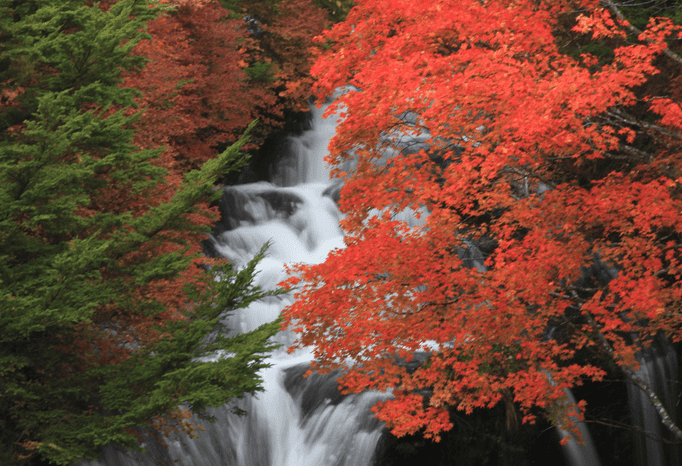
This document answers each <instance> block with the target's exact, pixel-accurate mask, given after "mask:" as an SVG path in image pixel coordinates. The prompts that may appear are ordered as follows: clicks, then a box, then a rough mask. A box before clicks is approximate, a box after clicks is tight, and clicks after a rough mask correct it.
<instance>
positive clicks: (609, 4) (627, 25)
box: [601, 0, 682, 65]
mask: <svg viewBox="0 0 682 466" xmlns="http://www.w3.org/2000/svg"><path fill="white" fill-rule="evenodd" d="M601 3H602V5H604V6H605V7H606V8H608V9H609V10H611V12H612V13H613V14H614V15H616V17H617V18H618V19H619V20H621V22H622V24H623V25H624V26H625V28H626V29H628V30H629V31H630V32H631V33H633V34H636V35H637V36H641V35H642V34H644V33H643V32H642V31H640V30H639V29H637V28H636V27H634V26H633V25H632V24H630V22H629V21H628V20H627V19H626V18H625V15H623V13H622V12H621V11H620V10H619V9H618V6H617V5H616V4H615V3H613V1H612V0H601ZM644 41H645V42H648V43H649V44H652V43H653V41H652V40H651V39H648V38H645V39H644ZM662 53H663V55H665V56H666V57H668V58H670V59H671V60H673V61H675V62H677V64H679V65H682V57H680V56H679V55H677V54H676V53H674V52H672V51H670V49H669V48H667V47H666V48H665V49H663V50H662Z"/></svg>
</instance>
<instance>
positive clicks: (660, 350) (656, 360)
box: [628, 336, 682, 466]
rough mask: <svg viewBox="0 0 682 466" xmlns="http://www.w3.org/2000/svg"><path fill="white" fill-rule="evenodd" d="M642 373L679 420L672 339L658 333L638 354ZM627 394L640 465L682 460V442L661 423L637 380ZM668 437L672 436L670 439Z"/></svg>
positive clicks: (659, 465)
mask: <svg viewBox="0 0 682 466" xmlns="http://www.w3.org/2000/svg"><path fill="white" fill-rule="evenodd" d="M637 360H638V361H639V363H640V368H639V370H638V371H637V375H638V376H639V377H641V378H642V379H643V380H644V381H645V382H646V383H647V384H648V385H649V386H650V387H651V388H652V389H653V390H654V392H655V393H656V394H657V395H658V397H659V398H660V400H661V402H662V403H663V405H664V406H665V408H666V410H667V411H668V412H669V413H670V415H671V416H672V418H673V421H675V422H676V423H677V422H678V421H679V417H678V416H677V412H678V411H679V400H678V396H679V393H680V386H679V381H678V360H677V353H676V351H675V349H674V347H673V346H672V345H671V344H670V342H669V341H668V340H667V339H666V338H664V337H662V336H659V337H657V338H656V339H655V341H654V344H653V345H652V346H650V347H648V348H644V349H642V350H641V351H640V353H639V354H638V355H637ZM628 398H629V400H630V411H631V413H632V424H633V427H635V428H636V429H638V430H639V432H640V433H638V434H635V458H634V460H635V461H634V464H635V465H637V466H675V465H679V464H680V461H682V446H680V445H679V443H677V444H676V442H674V439H672V438H671V436H670V434H669V432H668V431H667V429H666V428H665V427H664V426H663V425H662V423H661V421H660V418H659V416H658V414H657V413H656V410H655V408H654V407H653V406H652V404H651V401H650V400H649V397H648V396H647V395H646V394H645V393H644V392H643V391H642V390H641V389H640V388H639V387H637V386H636V385H635V384H634V383H632V382H628ZM666 440H668V441H670V440H673V443H672V444H671V443H667V442H666Z"/></svg>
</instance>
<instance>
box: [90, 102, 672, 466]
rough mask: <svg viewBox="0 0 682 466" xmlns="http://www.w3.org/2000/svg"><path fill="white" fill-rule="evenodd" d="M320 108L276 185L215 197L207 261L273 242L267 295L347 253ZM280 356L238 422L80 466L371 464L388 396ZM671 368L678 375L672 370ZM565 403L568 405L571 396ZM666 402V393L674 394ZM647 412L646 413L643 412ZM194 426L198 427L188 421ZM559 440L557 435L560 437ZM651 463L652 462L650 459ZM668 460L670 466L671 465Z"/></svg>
mask: <svg viewBox="0 0 682 466" xmlns="http://www.w3.org/2000/svg"><path fill="white" fill-rule="evenodd" d="M322 112H323V109H316V108H313V109H312V123H311V124H312V127H311V129H310V130H309V131H306V132H304V133H303V134H302V135H300V136H298V137H296V138H292V139H291V140H290V145H291V147H290V152H291V154H292V156H291V157H290V158H289V159H288V160H287V161H286V163H282V164H281V165H280V166H279V167H277V169H276V170H275V173H273V175H272V183H267V182H260V183H254V184H247V185H239V186H232V187H226V188H224V189H223V195H222V199H221V213H222V217H223V218H222V219H221V221H220V224H219V225H218V226H217V231H218V232H219V233H216V235H215V236H212V237H211V238H210V240H209V244H208V247H209V249H210V250H211V252H212V253H213V254H216V255H220V256H223V257H226V258H227V259H229V260H230V261H232V262H234V263H235V264H236V265H237V266H241V265H244V264H245V263H246V262H247V261H249V260H250V259H251V258H253V256H254V255H255V254H256V253H257V252H258V251H259V250H260V248H261V247H262V246H263V244H264V243H265V242H267V241H269V242H270V247H269V249H268V252H267V257H266V258H265V259H264V260H262V261H261V262H260V264H259V266H258V270H259V273H258V275H257V279H256V281H257V284H258V285H260V286H261V287H263V288H265V289H271V288H273V287H274V286H275V285H276V284H277V283H278V282H280V281H281V280H283V279H284V278H285V273H284V270H283V265H284V264H285V263H296V262H305V263H320V262H322V261H324V260H325V257H326V256H327V254H328V253H329V251H331V250H332V249H334V248H337V247H339V248H341V247H343V234H342V231H341V229H340V228H339V225H338V224H339V220H340V219H341V214H340V213H339V211H338V209H337V207H336V205H335V203H334V200H333V199H332V197H333V196H334V193H338V183H335V182H334V181H330V179H329V170H328V168H327V167H326V166H325V163H324V160H323V157H324V155H325V154H326V153H327V145H328V143H329V140H330V138H331V137H332V136H333V134H334V131H335V123H336V122H335V121H334V119H333V118H330V119H322V118H321V114H322ZM291 299H292V298H291V297H290V296H284V297H277V298H268V300H266V301H263V302H259V303H255V304H253V305H251V306H250V307H249V308H248V309H245V310H241V311H239V312H237V313H235V314H232V315H230V316H228V317H227V318H226V321H225V324H226V327H227V328H230V329H233V331H248V330H251V329H254V328H256V327H258V326H259V325H261V324H263V323H265V322H269V321H272V320H274V319H275V318H276V317H277V316H278V315H279V313H280V311H281V309H282V308H283V307H285V306H286V305H288V304H290V303H291ZM276 338H277V340H278V342H279V343H281V344H282V349H281V350H278V352H275V353H274V354H272V355H270V357H269V362H270V364H271V367H270V368H268V369H266V370H264V371H262V373H261V375H262V378H263V388H264V391H263V392H260V393H259V394H257V395H256V396H253V397H248V398H246V399H244V400H240V401H239V402H238V403H239V407H240V408H242V409H244V410H246V411H247V413H248V414H247V415H246V416H244V417H238V416H236V415H234V414H232V408H233V407H234V406H233V405H231V404H227V405H224V406H222V407H219V408H214V409H210V410H209V414H210V415H211V416H213V417H214V418H215V419H216V422H214V423H208V422H198V423H199V424H202V425H203V426H204V427H205V429H206V430H205V431H204V432H200V438H198V439H189V438H187V437H186V436H184V435H182V434H181V435H179V437H178V438H172V439H169V440H167V445H165V446H163V445H159V444H157V443H156V442H155V441H153V440H150V441H149V442H146V444H145V445H143V446H144V447H145V448H146V450H147V451H146V453H145V454H138V453H131V452H123V451H120V450H119V449H117V448H115V447H114V446H110V447H107V448H106V449H105V451H104V454H103V455H102V457H101V458H100V460H99V461H98V462H84V463H83V466H100V465H102V466H103V465H106V466H152V465H159V464H164V463H165V464H168V465H171V464H178V465H180V466H228V465H229V466H369V465H371V464H372V463H373V458H374V455H375V451H376V449H377V444H378V442H379V439H380V437H381V435H382V433H383V432H384V429H383V425H382V424H381V423H380V422H378V421H377V420H376V419H375V418H373V417H372V415H371V413H370V407H371V406H372V405H373V404H375V403H376V402H377V401H378V400H379V399H381V398H384V397H386V396H387V395H386V394H380V393H364V394H361V395H352V396H342V395H340V394H339V392H338V391H337V383H336V378H337V375H338V374H336V375H334V374H331V375H326V376H321V375H313V376H311V377H309V378H303V373H304V372H305V371H306V370H307V368H308V365H309V363H310V360H311V355H310V354H309V353H306V352H299V353H296V354H293V355H289V354H287V353H286V351H285V350H286V347H287V346H289V345H290V344H291V343H292V338H293V337H292V336H291V335H290V334H288V333H287V332H280V334H278V335H277V337H276ZM673 358H675V355H674V352H673V353H672V354H671V353H670V351H668V352H665V354H664V355H663V356H651V355H649V357H648V358H647V361H648V362H647V364H645V369H643V371H648V372H649V373H650V374H648V373H647V374H644V375H647V376H650V377H652V378H654V377H657V376H656V375H655V374H654V369H655V368H656V367H658V366H660V365H663V366H665V367H666V368H667V369H668V372H666V373H665V375H662V376H658V377H664V378H666V379H668V380H670V378H671V377H672V378H675V379H676V378H677V373H676V371H675V374H674V375H673V374H672V373H671V371H672V370H673V369H672V366H676V365H677V361H676V360H675V361H673ZM675 369H676V367H675ZM630 392H631V393H630V397H631V406H632V409H633V410H634V411H633V417H634V418H635V423H636V424H637V425H638V426H639V427H640V428H647V429H648V428H649V427H651V426H650V425H649V424H647V423H654V424H656V423H658V424H660V422H659V421H658V419H656V414H655V412H653V410H652V409H649V408H647V406H648V403H646V402H645V400H643V399H642V397H641V395H640V394H638V393H637V391H636V389H635V388H634V387H631V389H630ZM568 396H569V398H570V397H572V394H571V393H568ZM671 396H672V395H671ZM647 409H648V410H647ZM194 421H195V422H197V420H196V419H194ZM557 437H558V436H557ZM586 440H587V441H588V444H587V445H585V446H579V445H577V444H575V443H572V444H571V443H569V445H568V446H567V447H566V449H565V450H564V453H565V456H566V461H567V464H569V465H570V466H593V465H598V464H599V459H598V457H597V455H596V451H595V448H594V446H593V445H592V444H591V442H590V441H589V434H587V435H586ZM636 451H637V452H638V453H637V455H636V456H638V458H637V460H638V461H636V463H638V464H640V465H645V464H647V463H649V460H650V459H651V460H653V461H652V462H651V463H650V464H652V465H655V466H664V465H666V464H669V465H672V464H675V463H674V461H677V460H679V457H675V458H674V459H673V458H669V459H668V461H665V459H663V456H665V455H664V454H663V453H662V452H661V451H660V447H658V446H657V444H656V443H652V442H651V441H650V440H649V441H642V442H639V446H638V447H637V448H636ZM652 457H653V458H652ZM670 460H672V461H673V462H670Z"/></svg>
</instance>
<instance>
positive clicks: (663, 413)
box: [571, 290, 682, 440]
mask: <svg viewBox="0 0 682 466" xmlns="http://www.w3.org/2000/svg"><path fill="white" fill-rule="evenodd" d="M571 295H572V296H573V298H574V299H576V300H578V301H581V299H580V297H579V296H578V294H577V293H576V292H575V290H571ZM581 308H582V306H581ZM583 315H584V316H585V318H586V319H587V322H588V323H589V324H590V327H592V329H593V330H594V332H595V333H596V334H597V338H598V340H599V343H601V346H602V348H604V350H605V351H606V352H607V353H608V354H609V356H611V357H612V358H613V360H614V361H619V360H622V358H621V357H620V356H619V355H618V354H616V352H615V351H614V349H613V348H612V347H611V344H610V343H609V341H608V340H607V339H606V337H605V336H604V334H603V333H602V332H601V329H600V328H599V325H598V324H597V322H596V321H595V320H594V317H592V314H590V313H589V312H587V311H585V310H583ZM619 366H620V368H621V370H622V371H623V373H624V374H625V376H626V377H627V378H628V379H630V381H631V382H632V383H634V384H635V385H637V386H638V387H639V388H640V389H641V390H642V391H643V392H644V393H645V394H646V395H647V396H648V397H649V401H650V402H651V405H652V406H653V407H654V409H655V410H656V412H657V413H658V415H659V416H660V417H661V422H662V423H663V425H665V426H666V427H667V428H668V430H669V431H670V432H672V433H673V434H674V435H675V437H677V438H678V439H680V440H682V430H680V428H679V427H678V426H677V425H676V424H675V422H674V421H673V420H672V418H671V417H670V414H669V413H668V411H667V410H666V409H665V406H663V403H662V402H661V400H660V398H659V397H658V395H656V392H654V390H653V389H652V388H651V387H650V386H649V384H647V383H646V382H645V381H644V379H642V378H641V377H640V376H639V375H637V373H636V372H635V371H634V370H633V369H632V368H631V367H630V366H628V365H627V364H622V365H619Z"/></svg>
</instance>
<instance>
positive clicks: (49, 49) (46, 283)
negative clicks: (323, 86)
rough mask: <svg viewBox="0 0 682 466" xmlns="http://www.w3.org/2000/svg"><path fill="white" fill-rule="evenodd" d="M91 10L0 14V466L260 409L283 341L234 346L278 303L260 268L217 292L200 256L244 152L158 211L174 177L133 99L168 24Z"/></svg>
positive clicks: (61, 456)
mask: <svg viewBox="0 0 682 466" xmlns="http://www.w3.org/2000/svg"><path fill="white" fill-rule="evenodd" d="M88 4H90V3H89V2H85V1H64V0H47V1H26V2H10V1H2V3H0V37H2V39H3V40H2V41H0V63H1V64H2V66H1V67H0V85H1V86H2V88H1V89H0V92H1V93H0V97H1V98H2V101H0V103H1V104H2V105H0V128H1V131H2V133H1V136H0V390H1V391H2V398H0V451H2V452H3V453H2V454H1V455H3V456H0V462H1V463H2V464H27V463H29V462H31V461H32V459H33V458H36V457H38V456H40V457H42V458H45V459H49V460H50V461H52V462H53V463H56V464H64V465H66V464H73V463H74V462H77V461H78V460H79V459H81V458H96V457H97V456H98V455H99V453H100V451H101V448H102V447H103V446H104V445H106V444H108V443H110V442H117V443H118V444H119V445H121V446H123V447H126V448H139V447H138V438H137V436H136V434H135V432H136V430H135V429H136V428H137V427H140V426H145V425H150V423H153V422H159V420H160V419H163V416H165V415H169V414H170V415H173V414H174V413H175V414H177V412H178V411H177V410H178V408H179V407H180V406H181V405H182V406H188V407H189V408H190V410H192V411H195V412H197V413H200V414H201V413H203V412H205V408H206V407H208V406H216V405H220V404H222V403H224V402H225V401H226V400H228V399H230V398H233V397H239V396H242V395H243V394H245V393H253V392H254V391H256V390H259V382H260V380H259V378H258V376H257V374H256V372H257V371H258V370H259V369H260V368H262V367H264V364H263V358H264V356H263V353H264V352H266V351H269V350H270V349H272V345H270V344H269V343H268V338H269V337H270V336H271V335H273V334H274V333H275V332H276V331H277V328H278V323H272V324H268V325H265V326H263V327H261V328H259V329H257V330H256V331H254V332H251V333H249V334H245V335H238V336H235V337H233V338H227V337H224V336H221V335H220V329H221V327H220V323H219V321H220V319H221V318H223V317H224V314H225V312H228V311H232V310H235V309H239V308H243V307H245V306H247V305H248V304H249V303H250V302H252V301H254V300H257V299H260V298H262V297H264V296H266V295H270V294H277V293H269V292H268V293H265V292H262V291H261V290H260V289H258V288H257V287H255V286H254V285H253V277H254V273H255V272H254V270H255V265H256V262H257V260H258V259H259V258H260V257H262V256H259V257H257V258H256V259H255V260H254V261H253V262H251V263H250V264H249V265H248V266H247V267H246V268H245V269H244V270H242V271H236V270H230V269H228V268H226V267H218V268H215V269H214V273H219V274H220V275H221V280H220V281H214V279H213V278H214V275H213V274H211V273H201V271H199V270H198V269H197V268H196V266H195V265H193V259H194V257H195V256H193V255H192V254H190V253H188V251H189V250H190V248H191V247H190V246H188V244H190V241H192V240H194V243H196V237H195V235H196V234H198V233H202V232H204V231H205V230H206V228H207V227H206V226H205V223H201V222H197V221H196V219H195V218H193V217H192V215H196V213H197V209H198V207H197V206H198V205H199V203H201V202H206V201H209V200H211V199H214V198H215V197H216V196H217V195H218V194H219V193H217V192H214V191H213V190H212V187H213V185H214V183H215V181H216V179H217V178H218V177H219V176H221V175H223V174H225V173H226V172H229V171H231V170H235V169H237V168H239V167H241V166H243V164H244V163H245V160H244V157H243V156H242V153H241V148H242V146H243V145H244V144H245V143H246V141H247V139H246V138H242V139H241V140H240V141H239V142H238V143H237V144H235V145H233V146H231V147H229V148H228V149H227V150H225V151H224V152H223V153H222V154H220V155H219V156H218V157H217V158H216V159H214V160H211V161H209V162H207V163H206V164H204V166H202V168H201V169H200V170H196V171H193V172H190V173H188V174H187V175H186V176H185V180H184V183H182V185H181V186H180V188H179V189H178V190H177V192H175V194H174V195H173V196H171V197H170V198H169V199H168V198H164V197H163V196H160V195H159V193H158V192H159V189H160V187H162V186H164V183H165V177H166V175H167V172H166V170H165V169H164V168H161V167H159V166H156V165H154V163H153V162H154V159H155V158H156V157H157V156H158V155H159V151H158V150H141V149H140V148H138V147H136V146H135V145H133V144H132V137H133V131H132V130H131V129H130V127H131V124H132V123H133V122H134V121H135V119H136V116H135V114H134V111H133V110H132V107H133V106H134V101H133V98H134V96H135V95H136V91H135V90H134V89H130V88H124V87H121V86H120V83H121V78H120V76H121V73H122V71H123V70H126V69H136V68H139V67H141V66H143V65H144V61H143V60H142V59H141V58H140V57H135V56H132V55H131V50H132V49H133V47H134V46H135V44H136V43H137V42H139V41H140V40H142V39H144V38H145V34H144V33H143V32H141V31H143V29H144V24H145V22H146V21H147V20H149V19H151V18H153V17H154V15H155V10H154V9H152V8H149V2H148V1H140V0H121V1H119V2H116V3H115V4H114V5H113V6H112V7H111V8H110V9H108V10H107V11H102V10H101V9H100V8H98V7H97V6H87V5H88ZM251 127H253V125H252V126H251ZM251 127H250V128H251ZM178 277H189V278H188V279H187V281H186V283H185V290H184V295H182V296H184V297H185V298H184V299H185V302H184V305H179V306H171V305H170V304H168V303H170V302H172V301H173V299H174V298H173V297H172V296H170V297H166V296H163V295H160V294H159V292H158V289H163V286H166V285H164V284H167V287H168V292H167V293H168V295H172V294H173V293H175V292H176V291H177V290H175V288H173V287H174V286H181V285H182V282H181V281H180V280H179V279H178ZM178 284H179V285H178ZM153 286H156V288H153ZM154 290H157V291H156V294H154V293H153V291H154ZM179 295H181V294H179ZM181 304H182V303H181ZM216 353H219V354H222V357H221V358H219V359H217V360H215V361H211V360H210V359H211V358H209V356H210V355H213V354H216ZM173 422H175V424H174V427H176V428H180V429H182V428H183V425H184V424H183V421H181V420H177V419H176V420H175V421H173Z"/></svg>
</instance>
